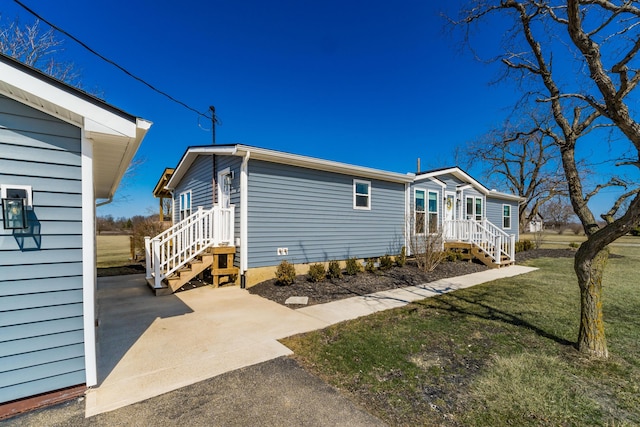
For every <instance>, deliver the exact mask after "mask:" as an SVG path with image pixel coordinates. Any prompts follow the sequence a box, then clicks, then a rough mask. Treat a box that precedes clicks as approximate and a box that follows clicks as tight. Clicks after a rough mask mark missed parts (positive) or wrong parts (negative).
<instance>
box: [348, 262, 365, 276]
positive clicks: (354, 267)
mask: <svg viewBox="0 0 640 427" xmlns="http://www.w3.org/2000/svg"><path fill="white" fill-rule="evenodd" d="M345 270H346V271H345V273H347V274H348V275H349V276H355V275H356V274H358V273H360V272H361V271H362V267H361V266H360V263H359V262H358V259H357V258H349V259H348V260H347V265H346V268H345Z"/></svg>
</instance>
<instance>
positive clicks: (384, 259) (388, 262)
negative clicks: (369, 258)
mask: <svg viewBox="0 0 640 427" xmlns="http://www.w3.org/2000/svg"><path fill="white" fill-rule="evenodd" d="M392 267H393V260H392V259H391V257H390V256H389V255H384V256H381V257H380V270H383V271H386V270H391V268H392Z"/></svg>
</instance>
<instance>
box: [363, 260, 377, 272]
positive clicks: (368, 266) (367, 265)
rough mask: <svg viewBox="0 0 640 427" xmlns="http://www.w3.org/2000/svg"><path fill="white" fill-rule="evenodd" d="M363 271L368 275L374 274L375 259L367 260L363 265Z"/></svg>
mask: <svg viewBox="0 0 640 427" xmlns="http://www.w3.org/2000/svg"><path fill="white" fill-rule="evenodd" d="M364 270H365V271H368V272H369V273H374V272H375V271H376V260H375V258H367V259H366V261H365V264H364Z"/></svg>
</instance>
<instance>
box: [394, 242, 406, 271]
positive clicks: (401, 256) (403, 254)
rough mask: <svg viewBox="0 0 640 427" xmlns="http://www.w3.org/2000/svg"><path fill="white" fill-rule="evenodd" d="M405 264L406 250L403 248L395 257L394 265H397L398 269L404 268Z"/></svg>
mask: <svg viewBox="0 0 640 427" xmlns="http://www.w3.org/2000/svg"><path fill="white" fill-rule="evenodd" d="M406 263H407V248H406V247H404V246H403V247H402V248H401V249H400V253H399V254H398V255H397V256H396V264H398V267H404V265H405V264H406Z"/></svg>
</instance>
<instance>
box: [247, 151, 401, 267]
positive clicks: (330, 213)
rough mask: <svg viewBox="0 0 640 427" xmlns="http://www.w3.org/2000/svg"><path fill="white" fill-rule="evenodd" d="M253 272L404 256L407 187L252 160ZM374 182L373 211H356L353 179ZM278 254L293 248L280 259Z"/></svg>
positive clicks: (250, 230) (250, 231)
mask: <svg viewBox="0 0 640 427" xmlns="http://www.w3.org/2000/svg"><path fill="white" fill-rule="evenodd" d="M248 178H249V184H248V187H249V190H248V191H249V194H248V204H249V206H248V234H249V235H248V241H249V242H248V246H249V247H248V253H249V260H248V266H249V268H253V267H262V266H272V265H277V264H278V263H279V262H280V261H282V260H283V259H287V260H288V261H290V262H294V263H305V262H322V261H327V260H332V259H338V260H341V259H346V258H349V257H358V258H365V257H374V256H380V255H384V254H385V253H389V254H395V253H397V252H399V250H400V247H401V246H402V242H403V239H404V237H403V235H404V220H405V219H404V215H405V213H404V194H405V187H404V184H401V183H400V184H399V183H389V182H385V181H378V180H371V179H365V178H359V177H357V176H349V175H342V174H336V173H329V172H323V171H316V170H311V169H305V168H300V167H294V166H288V165H282V164H275V163H268V162H263V161H257V160H249V177H248ZM354 178H356V179H363V180H365V181H371V210H358V209H353V179H354ZM277 248H288V250H289V254H288V256H278V255H277Z"/></svg>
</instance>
